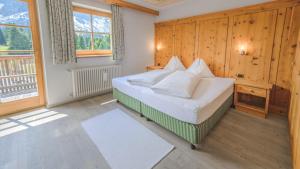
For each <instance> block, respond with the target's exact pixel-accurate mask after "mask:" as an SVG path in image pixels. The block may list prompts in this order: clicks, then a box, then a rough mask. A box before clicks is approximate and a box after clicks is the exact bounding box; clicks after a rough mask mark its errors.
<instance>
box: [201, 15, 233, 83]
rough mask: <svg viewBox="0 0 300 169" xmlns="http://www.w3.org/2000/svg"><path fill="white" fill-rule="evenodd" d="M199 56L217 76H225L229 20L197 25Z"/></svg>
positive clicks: (210, 21)
mask: <svg viewBox="0 0 300 169" xmlns="http://www.w3.org/2000/svg"><path fill="white" fill-rule="evenodd" d="M197 29H198V35H197V36H198V37H197V41H198V43H197V55H196V57H200V58H202V59H203V60H204V61H205V62H206V63H207V65H208V66H209V68H210V69H211V70H212V72H214V74H215V75H216V76H221V77H223V76H224V75H225V58H226V41H227V31H228V18H220V19H211V20H203V21H202V20H201V21H199V22H198V24H197Z"/></svg>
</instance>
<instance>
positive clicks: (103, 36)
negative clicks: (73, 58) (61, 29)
mask: <svg viewBox="0 0 300 169" xmlns="http://www.w3.org/2000/svg"><path fill="white" fill-rule="evenodd" d="M73 10H74V25H75V33H76V35H75V44H76V55H77V57H92V56H107V55H111V54H112V50H111V46H112V45H111V14H110V13H106V12H101V11H96V10H91V9H86V8H81V7H73Z"/></svg>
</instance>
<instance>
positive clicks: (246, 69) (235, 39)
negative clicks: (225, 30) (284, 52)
mask: <svg viewBox="0 0 300 169" xmlns="http://www.w3.org/2000/svg"><path fill="white" fill-rule="evenodd" d="M276 16H277V10H272V11H265V12H259V13H252V14H246V15H238V16H235V17H234V24H233V30H232V47H231V56H230V57H231V59H230V60H231V62H230V66H229V67H230V76H231V77H234V78H237V79H238V81H240V82H242V83H247V84H252V85H254V86H267V84H268V80H269V70H270V63H271V56H272V47H273V40H274V34H275V26H276ZM241 46H245V48H246V51H247V53H248V54H247V55H240V52H239V48H240V47H241ZM238 74H240V75H242V76H243V77H242V78H238Z"/></svg>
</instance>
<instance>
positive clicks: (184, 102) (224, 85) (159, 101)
mask: <svg viewBox="0 0 300 169" xmlns="http://www.w3.org/2000/svg"><path fill="white" fill-rule="evenodd" d="M128 77H129V76H126V77H119V78H115V79H113V81H112V83H113V87H114V88H116V89H118V90H119V91H120V92H122V93H125V94H126V95H128V96H131V97H133V98H135V99H138V100H139V101H141V102H143V103H144V104H146V105H148V106H151V107H153V108H155V109H157V110H159V111H161V112H164V113H166V114H168V115H169V116H171V117H173V118H175V119H178V120H181V121H184V122H187V123H191V124H200V123H202V122H203V121H205V120H207V119H208V118H209V117H210V116H212V115H213V113H214V112H216V110H217V109H218V108H219V107H220V106H221V105H222V104H223V103H224V102H225V101H226V100H227V99H228V98H229V97H230V96H231V95H232V94H233V86H234V80H233V79H230V78H219V77H215V78H203V79H201V80H200V81H199V84H198V86H197V88H196V89H195V92H194V94H193V96H192V98H191V99H186V98H180V97H174V96H168V95H163V94H158V93H154V92H153V91H152V90H151V89H150V88H148V87H142V86H136V85H131V84H130V83H129V82H128V81H127V79H128Z"/></svg>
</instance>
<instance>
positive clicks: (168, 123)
mask: <svg viewBox="0 0 300 169" xmlns="http://www.w3.org/2000/svg"><path fill="white" fill-rule="evenodd" d="M113 96H114V98H115V99H117V100H118V101H119V102H120V103H122V104H124V105H125V106H127V107H129V108H131V109H133V110H135V111H137V112H139V113H141V115H142V116H145V117H146V118H147V119H150V120H152V121H154V122H155V123H157V124H159V125H160V126H162V127H164V128H166V129H168V130H170V131H172V132H173V133H175V134H176V135H178V136H179V137H181V138H183V139H185V140H186V141H188V142H189V143H191V144H192V145H191V148H192V149H195V148H196V146H197V145H198V144H200V142H201V141H202V140H203V139H204V138H205V136H206V135H207V134H208V132H209V131H210V130H211V129H212V128H213V127H214V126H215V125H216V123H217V122H218V121H219V120H220V119H221V117H222V116H223V115H224V113H225V112H226V111H227V110H228V109H229V108H230V107H231V105H232V102H233V96H230V97H229V98H228V99H227V100H226V101H225V102H224V103H223V105H222V106H221V107H220V108H219V109H218V110H217V111H216V112H215V113H214V114H213V115H212V116H211V117H209V118H208V119H207V120H205V121H203V122H202V123H200V124H197V125H196V124H191V123H187V122H183V121H180V120H178V119H175V118H173V117H171V116H169V115H167V114H165V113H163V112H160V111H158V110H156V109H155V108H153V107H150V106H148V105H146V104H144V103H142V102H141V101H139V100H137V99H135V98H133V97H131V96H128V95H126V94H124V93H122V92H120V91H119V90H118V89H113Z"/></svg>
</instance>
